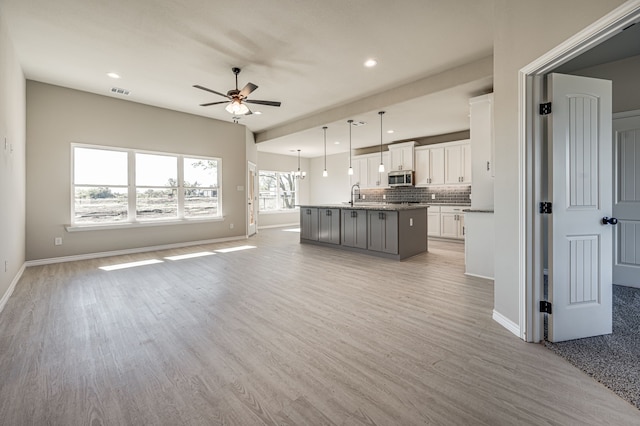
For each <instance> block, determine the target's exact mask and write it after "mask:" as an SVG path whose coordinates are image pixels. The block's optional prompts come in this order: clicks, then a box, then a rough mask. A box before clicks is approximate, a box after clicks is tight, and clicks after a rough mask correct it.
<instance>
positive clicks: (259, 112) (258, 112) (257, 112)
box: [253, 111, 262, 115]
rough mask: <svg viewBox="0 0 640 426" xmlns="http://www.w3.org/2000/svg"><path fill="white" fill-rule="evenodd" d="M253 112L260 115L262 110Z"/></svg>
mask: <svg viewBox="0 0 640 426" xmlns="http://www.w3.org/2000/svg"><path fill="white" fill-rule="evenodd" d="M253 113H254V114H255V115H260V114H262V111H253Z"/></svg>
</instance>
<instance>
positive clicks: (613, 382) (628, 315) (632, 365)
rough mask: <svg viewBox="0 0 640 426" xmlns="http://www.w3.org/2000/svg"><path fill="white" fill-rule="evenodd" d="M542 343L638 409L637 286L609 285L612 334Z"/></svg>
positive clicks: (639, 320) (639, 337) (639, 339)
mask: <svg viewBox="0 0 640 426" xmlns="http://www.w3.org/2000/svg"><path fill="white" fill-rule="evenodd" d="M545 346H546V347H547V348H549V349H551V350H552V351H554V352H555V353H557V354H558V355H560V356H561V357H563V358H565V359H567V360H568V361H569V362H570V363H571V364H573V365H575V366H576V367H578V368H579V369H581V370H582V371H584V372H585V373H587V374H588V375H590V376H591V377H593V378H594V379H596V380H597V381H599V382H600V383H602V384H603V385H605V386H606V387H608V388H609V389H611V390H612V391H614V392H615V393H616V394H618V395H619V396H620V397H621V398H623V399H625V400H627V401H629V402H630V403H631V404H633V405H635V406H636V407H637V408H638V409H640V289H636V288H631V287H623V286H617V285H614V286H613V334H610V335H607V336H598V337H589V338H586V339H578V340H571V341H568V342H560V343H550V342H546V341H545Z"/></svg>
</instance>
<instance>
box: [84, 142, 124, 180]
mask: <svg viewBox="0 0 640 426" xmlns="http://www.w3.org/2000/svg"><path fill="white" fill-rule="evenodd" d="M73 168H74V170H73V182H74V183H75V184H76V185H105V186H111V185H126V184H127V153H126V152H122V151H110V150H106V149H91V148H80V147H74V149H73Z"/></svg>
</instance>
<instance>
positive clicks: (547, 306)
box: [540, 300, 552, 314]
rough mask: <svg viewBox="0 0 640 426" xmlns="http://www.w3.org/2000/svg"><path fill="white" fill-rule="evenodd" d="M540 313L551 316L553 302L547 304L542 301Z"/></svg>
mask: <svg viewBox="0 0 640 426" xmlns="http://www.w3.org/2000/svg"><path fill="white" fill-rule="evenodd" d="M540 313H541V314H551V313H552V312H551V302H547V301H546V300H541V301H540Z"/></svg>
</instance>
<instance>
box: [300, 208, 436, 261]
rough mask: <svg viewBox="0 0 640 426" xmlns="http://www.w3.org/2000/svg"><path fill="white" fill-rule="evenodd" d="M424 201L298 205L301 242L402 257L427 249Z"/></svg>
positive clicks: (390, 256)
mask: <svg viewBox="0 0 640 426" xmlns="http://www.w3.org/2000/svg"><path fill="white" fill-rule="evenodd" d="M428 207H429V206H427V205H424V204H382V203H376V204H363V203H354V204H353V205H350V204H328V205H301V206H300V242H301V243H308V244H317V245H323V246H326V247H333V248H340V249H343V250H350V251H356V252H360V253H365V254H370V255H375V256H380V257H386V258H389V259H396V260H402V259H406V258H408V257H411V256H415V255H416V254H419V253H423V252H425V251H427V208H428Z"/></svg>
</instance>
